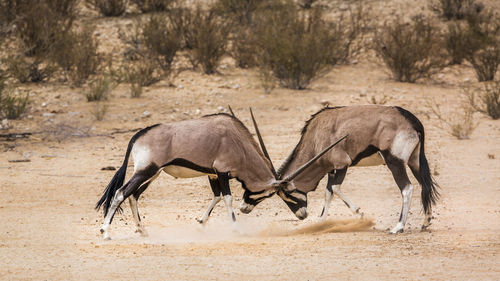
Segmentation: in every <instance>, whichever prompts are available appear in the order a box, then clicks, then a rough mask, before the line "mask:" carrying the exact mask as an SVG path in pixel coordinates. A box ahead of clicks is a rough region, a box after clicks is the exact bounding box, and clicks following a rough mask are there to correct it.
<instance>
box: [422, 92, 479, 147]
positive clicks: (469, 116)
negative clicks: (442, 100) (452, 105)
mask: <svg viewBox="0 0 500 281" xmlns="http://www.w3.org/2000/svg"><path fill="white" fill-rule="evenodd" d="M427 107H428V108H429V109H430V111H431V112H432V113H433V114H434V116H436V117H437V119H438V120H439V122H440V123H439V125H438V127H439V128H440V129H443V130H445V131H446V132H448V133H449V134H450V135H452V136H454V137H456V138H457V139H459V140H464V139H469V138H470V136H471V134H472V133H473V132H474V130H475V129H476V128H477V126H478V125H479V121H477V120H476V118H475V117H474V113H475V112H476V111H475V110H474V108H472V107H471V106H470V105H469V104H467V103H463V104H462V105H461V106H460V110H457V111H454V112H447V113H446V114H444V113H443V112H442V111H441V107H440V106H439V104H437V103H436V102H435V101H432V102H428V103H427Z"/></svg>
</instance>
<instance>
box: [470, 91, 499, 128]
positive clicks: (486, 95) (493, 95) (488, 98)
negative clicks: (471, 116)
mask: <svg viewBox="0 0 500 281" xmlns="http://www.w3.org/2000/svg"><path fill="white" fill-rule="evenodd" d="M476 94H477V97H476ZM467 96H468V98H469V104H470V105H471V106H472V108H474V109H475V110H477V111H478V112H481V113H483V114H486V115H488V116H490V117H491V118H492V119H494V120H497V119H499V118H500V81H496V82H491V83H486V84H484V86H483V88H482V89H476V90H475V91H471V90H469V91H467ZM477 99H479V102H478V101H477Z"/></svg>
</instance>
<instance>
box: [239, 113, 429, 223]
mask: <svg viewBox="0 0 500 281" xmlns="http://www.w3.org/2000/svg"><path fill="white" fill-rule="evenodd" d="M346 134H349V137H348V138H347V139H346V140H345V141H344V142H342V143H341V144H340V145H338V146H336V147H335V148H333V149H332V150H331V151H329V152H328V153H327V154H325V155H324V156H323V157H321V159H320V160H318V161H316V162H314V163H313V164H312V165H311V166H309V167H308V168H306V169H305V171H304V172H303V173H301V174H299V175H297V176H296V177H295V178H294V179H292V180H288V181H287V180H286V179H288V178H289V176H290V175H293V174H294V171H295V169H296V168H297V167H299V166H301V164H302V163H304V162H305V161H306V159H308V158H310V157H311V155H314V154H315V153H316V151H318V149H320V148H321V147H324V146H325V145H326V144H328V143H330V142H332V140H334V139H338V138H339V137H340V136H342V135H346ZM424 140H425V135H424V127H423V125H422V123H421V122H420V121H419V120H418V119H417V117H415V115H413V114H412V113H411V112H409V111H407V110H405V109H403V108H401V107H397V106H381V105H360V106H345V107H327V108H323V109H321V110H320V111H319V112H317V113H315V114H313V115H312V116H311V118H310V119H309V120H308V121H307V122H306V124H305V126H304V128H303V129H302V132H301V138H300V141H299V143H298V144H297V145H296V147H295V149H294V150H293V151H292V153H291V154H290V155H289V156H288V157H287V159H286V160H285V161H284V162H283V164H282V165H281V167H280V168H279V169H278V171H277V174H278V179H282V178H284V179H285V181H286V182H287V184H288V185H289V186H288V187H285V188H282V189H280V190H278V191H277V193H278V195H279V196H280V197H281V198H282V199H283V200H284V201H285V203H286V204H287V205H288V207H289V208H290V210H291V211H292V212H293V213H294V214H295V215H296V216H297V218H299V219H304V218H306V217H307V193H308V192H310V191H314V190H315V189H316V187H317V185H318V183H319V181H320V180H321V179H322V178H323V177H324V176H325V175H326V174H328V183H327V186H326V194H325V203H324V207H323V211H322V214H321V217H322V219H324V218H326V216H327V212H328V208H329V205H330V202H331V200H332V196H333V194H336V195H337V196H339V197H340V199H341V200H343V201H344V203H345V204H346V205H347V207H349V208H350V209H351V210H352V211H353V212H354V213H357V214H359V208H358V207H356V205H354V204H353V203H352V202H351V201H350V200H349V199H348V198H347V197H346V196H345V195H344V194H343V193H342V191H341V190H340V185H341V184H342V182H343V180H344V177H345V175H346V172H347V168H348V167H351V166H356V165H365V166H371V165H380V164H383V163H385V164H387V167H388V168H389V170H390V171H391V172H392V175H393V177H394V180H395V181H396V184H397V185H398V187H399V189H400V191H401V195H402V199H403V203H402V209H401V214H400V217H399V221H398V223H397V224H396V226H395V227H394V228H393V229H392V230H391V231H390V233H399V232H403V231H404V226H405V223H406V219H407V217H408V210H409V209H410V203H411V198H412V193H413V185H412V184H411V182H410V180H409V178H408V175H407V173H406V165H408V166H409V168H410V170H411V171H412V173H413V175H414V176H415V178H416V179H417V181H418V182H419V184H420V185H421V187H422V191H421V201H422V206H423V209H424V213H425V218H424V222H423V225H422V230H424V229H426V228H427V227H428V226H429V225H430V223H431V218H432V208H431V205H433V204H435V203H436V201H437V199H438V197H439V193H438V191H437V187H438V185H437V184H436V182H435V181H434V179H433V178H432V176H431V173H430V170H429V164H428V162H427V159H426V157H425V152H424ZM284 190H289V191H291V192H283V191H284ZM260 201H262V200H260ZM260 201H256V200H248V199H245V196H244V200H243V202H242V207H241V209H242V212H244V213H248V212H250V211H251V210H252V209H253V208H254V207H255V205H257V204H258V203H259V202H260Z"/></svg>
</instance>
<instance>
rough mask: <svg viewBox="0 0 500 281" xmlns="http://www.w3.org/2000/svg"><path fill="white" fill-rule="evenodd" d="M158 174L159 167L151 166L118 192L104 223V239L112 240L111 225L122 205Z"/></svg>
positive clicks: (136, 173) (135, 174)
mask: <svg viewBox="0 0 500 281" xmlns="http://www.w3.org/2000/svg"><path fill="white" fill-rule="evenodd" d="M157 173H158V167H157V166H156V165H150V166H148V167H146V168H145V169H143V170H140V171H137V172H135V173H134V175H133V176H132V177H131V178H130V180H129V181H128V182H127V183H126V184H125V185H124V186H122V187H120V188H119V189H118V190H117V191H116V193H115V196H114V198H113V201H112V202H111V206H110V208H109V210H108V213H107V215H106V217H105V218H104V223H103V225H102V227H101V233H103V234H104V239H111V238H110V236H109V233H108V231H109V225H110V224H111V222H112V220H113V217H114V215H115V213H116V210H117V209H118V207H119V206H120V204H121V203H122V202H123V201H124V200H125V199H127V198H128V197H129V196H130V195H132V194H133V193H134V192H136V191H137V190H138V189H139V188H140V187H141V185H143V184H144V183H146V182H149V181H151V180H152V179H153V177H154V176H155V175H156V174H157Z"/></svg>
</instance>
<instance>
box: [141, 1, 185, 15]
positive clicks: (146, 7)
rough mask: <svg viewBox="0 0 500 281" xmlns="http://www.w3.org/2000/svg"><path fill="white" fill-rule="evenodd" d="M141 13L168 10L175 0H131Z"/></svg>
mask: <svg viewBox="0 0 500 281" xmlns="http://www.w3.org/2000/svg"><path fill="white" fill-rule="evenodd" d="M132 2H134V3H135V4H137V7H139V9H140V10H141V11H142V12H143V13H150V12H164V11H168V10H170V9H171V8H172V7H173V6H175V4H176V3H177V0H132Z"/></svg>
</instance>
